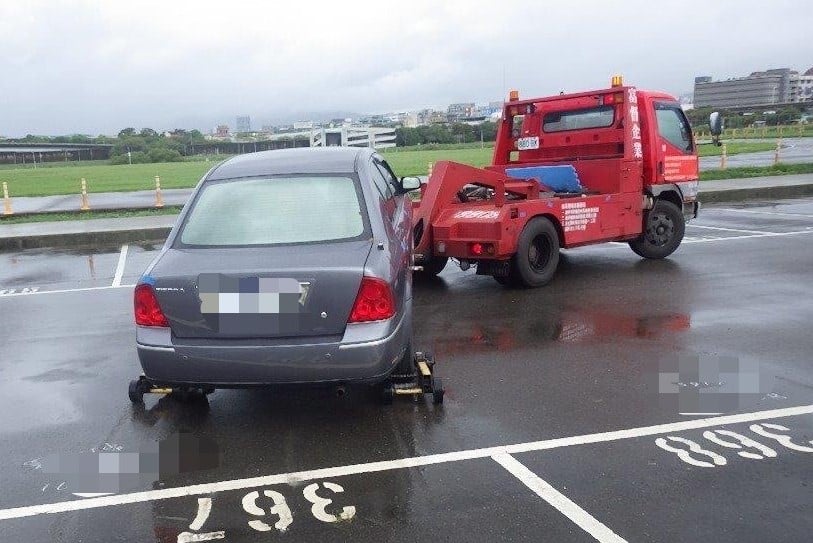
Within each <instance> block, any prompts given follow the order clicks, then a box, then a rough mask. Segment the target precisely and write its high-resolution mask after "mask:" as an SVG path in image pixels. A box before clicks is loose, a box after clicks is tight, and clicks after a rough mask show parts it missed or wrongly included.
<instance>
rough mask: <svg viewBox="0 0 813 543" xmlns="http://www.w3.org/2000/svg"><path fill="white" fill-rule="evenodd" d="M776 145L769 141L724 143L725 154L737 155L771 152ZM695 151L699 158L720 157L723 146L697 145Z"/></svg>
mask: <svg viewBox="0 0 813 543" xmlns="http://www.w3.org/2000/svg"><path fill="white" fill-rule="evenodd" d="M774 149H776V143H773V142H769V141H735V142H726V153H727V154H729V155H738V154H740V153H758V152H760V151H773V150H774ZM697 150H698V151H699V154H700V156H720V155H721V154H723V146H722V145H721V146H720V147H717V146H716V145H712V144H710V143H709V144H703V145H698V146H697Z"/></svg>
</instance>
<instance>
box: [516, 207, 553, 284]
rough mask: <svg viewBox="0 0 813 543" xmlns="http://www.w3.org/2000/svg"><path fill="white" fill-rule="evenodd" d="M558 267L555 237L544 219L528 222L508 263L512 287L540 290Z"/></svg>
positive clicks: (538, 218)
mask: <svg viewBox="0 0 813 543" xmlns="http://www.w3.org/2000/svg"><path fill="white" fill-rule="evenodd" d="M558 265H559V234H558V233H557V232H556V227H555V226H553V223H552V222H551V221H550V220H549V219H547V218H545V217H536V218H534V219H531V220H530V221H528V224H526V225H525V228H523V229H522V234H520V236H519V240H518V241H517V253H516V254H515V255H514V257H513V258H512V261H511V274H510V276H509V277H510V280H511V283H512V284H515V285H521V286H524V287H541V286H543V285H546V284H547V283H549V282H550V280H551V279H553V274H554V273H556V267H557V266H558Z"/></svg>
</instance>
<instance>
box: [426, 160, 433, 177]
mask: <svg viewBox="0 0 813 543" xmlns="http://www.w3.org/2000/svg"><path fill="white" fill-rule="evenodd" d="M432 166H434V163H433V162H430V163H429V164H428V165H427V168H428V169H429V174H428V176H429V177H432Z"/></svg>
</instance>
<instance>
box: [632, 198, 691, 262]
mask: <svg viewBox="0 0 813 543" xmlns="http://www.w3.org/2000/svg"><path fill="white" fill-rule="evenodd" d="M685 230H686V221H685V219H684V218H683V213H681V211H680V209H678V206H676V205H675V204H673V203H672V202H669V201H667V200H658V201H657V202H655V205H654V206H653V207H652V209H650V210H649V211H648V212H647V214H646V218H645V219H644V232H643V233H642V234H641V237H639V238H638V239H635V240H632V241H630V242H629V245H630V248H631V249H632V250H633V251H634V252H635V254H637V255H638V256H642V257H644V258H650V259H660V258H666V257H667V256H669V255H670V254H672V253H674V252H675V249H677V248H678V246H679V245H680V242H681V241H683V234H684V232H685Z"/></svg>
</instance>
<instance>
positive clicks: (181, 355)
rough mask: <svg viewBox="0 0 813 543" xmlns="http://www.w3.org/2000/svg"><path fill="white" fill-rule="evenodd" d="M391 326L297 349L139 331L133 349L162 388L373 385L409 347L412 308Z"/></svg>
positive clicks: (362, 328) (363, 328)
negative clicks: (186, 339) (187, 339)
mask: <svg viewBox="0 0 813 543" xmlns="http://www.w3.org/2000/svg"><path fill="white" fill-rule="evenodd" d="M391 321H394V322H391ZM391 321H383V322H374V323H363V324H350V325H348V326H347V329H346V330H345V333H344V336H343V337H341V338H315V339H314V340H312V341H309V342H298V343H296V344H280V343H279V342H276V341H268V342H266V343H265V344H256V343H254V344H250V343H248V342H246V341H242V340H239V341H236V342H235V341H229V340H217V341H207V342H200V341H199V342H195V343H184V342H183V341H182V340H178V339H177V338H172V337H171V334H170V331H169V329H154V328H153V329H150V328H145V327H138V330H137V334H136V336H137V337H136V347H137V350H138V358H139V360H140V361H141V367H142V368H143V370H144V374H145V375H146V376H147V378H148V379H150V380H151V381H153V382H154V383H156V384H161V385H183V384H188V385H210V386H214V387H219V388H228V387H242V386H262V385H276V384H297V383H299V384H316V383H351V382H376V381H381V380H383V379H385V378H386V377H387V376H388V375H389V374H390V373H392V371H393V370H394V369H395V367H396V365H397V364H398V361H399V360H400V359H401V357H402V356H403V353H404V349H405V348H406V347H407V346H408V345H409V340H410V338H411V335H412V310H411V304H407V307H406V310H405V311H404V312H403V313H402V314H401V315H400V320H398V319H397V318H394V319H391Z"/></svg>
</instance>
